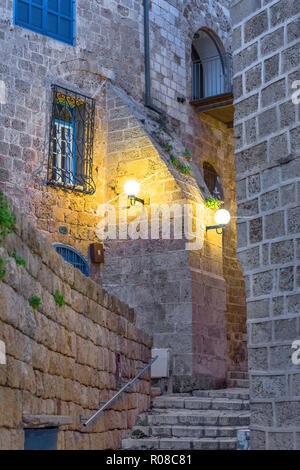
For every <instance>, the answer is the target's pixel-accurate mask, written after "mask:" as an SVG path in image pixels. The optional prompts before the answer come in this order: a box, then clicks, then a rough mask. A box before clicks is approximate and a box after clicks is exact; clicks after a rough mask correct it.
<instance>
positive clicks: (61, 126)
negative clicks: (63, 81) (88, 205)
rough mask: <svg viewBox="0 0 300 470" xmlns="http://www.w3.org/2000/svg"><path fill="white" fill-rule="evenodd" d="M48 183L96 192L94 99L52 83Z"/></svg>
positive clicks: (83, 191)
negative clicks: (94, 179)
mask: <svg viewBox="0 0 300 470" xmlns="http://www.w3.org/2000/svg"><path fill="white" fill-rule="evenodd" d="M52 92H53V101H52V116H51V126H50V139H49V160H48V184H50V185H52V186H60V187H63V188H65V189H71V190H73V191H78V192H82V193H85V194H93V193H94V192H95V189H96V188H95V184H94V181H93V177H92V169H93V140H94V116H95V101H94V100H93V99H92V98H89V97H87V96H84V95H81V94H80V93H75V92H72V91H70V90H66V89H65V88H61V87H59V86H57V85H53V86H52Z"/></svg>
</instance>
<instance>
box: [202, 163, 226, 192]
mask: <svg viewBox="0 0 300 470" xmlns="http://www.w3.org/2000/svg"><path fill="white" fill-rule="evenodd" d="M203 176H204V181H205V184H206V186H207V188H208V190H209V192H210V194H211V195H212V196H213V197H215V198H216V199H219V200H220V201H224V192H223V188H222V185H221V183H220V177H219V175H218V173H217V172H216V170H215V169H214V167H213V166H212V165H211V164H210V163H208V162H204V163H203Z"/></svg>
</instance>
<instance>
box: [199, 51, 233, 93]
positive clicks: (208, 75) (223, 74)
mask: <svg viewBox="0 0 300 470" xmlns="http://www.w3.org/2000/svg"><path fill="white" fill-rule="evenodd" d="M232 90H233V85H232V57H231V54H224V55H218V56H215V57H210V58H208V59H204V60H196V61H193V63H192V101H197V100H201V99H203V98H209V97H211V96H217V95H222V94H224V93H232Z"/></svg>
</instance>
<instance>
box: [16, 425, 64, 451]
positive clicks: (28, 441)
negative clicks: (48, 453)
mask: <svg viewBox="0 0 300 470" xmlns="http://www.w3.org/2000/svg"><path fill="white" fill-rule="evenodd" d="M57 433H58V428H43V429H25V441H24V450H57Z"/></svg>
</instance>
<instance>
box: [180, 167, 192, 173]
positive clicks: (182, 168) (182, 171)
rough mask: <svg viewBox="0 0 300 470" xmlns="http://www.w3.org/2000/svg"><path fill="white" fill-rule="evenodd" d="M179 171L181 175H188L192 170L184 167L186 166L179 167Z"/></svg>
mask: <svg viewBox="0 0 300 470" xmlns="http://www.w3.org/2000/svg"><path fill="white" fill-rule="evenodd" d="M179 170H180V172H181V173H182V174H183V175H190V174H191V171H192V169H191V168H190V167H189V166H186V165H181V167H180V168H179Z"/></svg>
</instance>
